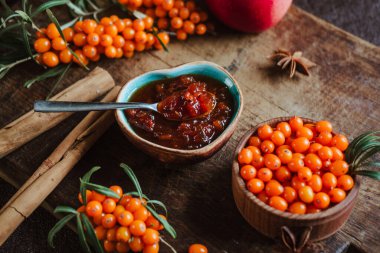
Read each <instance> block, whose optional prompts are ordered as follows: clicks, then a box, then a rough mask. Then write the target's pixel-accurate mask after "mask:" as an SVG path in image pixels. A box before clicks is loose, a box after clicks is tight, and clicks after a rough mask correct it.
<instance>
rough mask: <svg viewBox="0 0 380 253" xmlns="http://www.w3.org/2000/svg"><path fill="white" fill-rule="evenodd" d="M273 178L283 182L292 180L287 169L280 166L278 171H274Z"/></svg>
mask: <svg viewBox="0 0 380 253" xmlns="http://www.w3.org/2000/svg"><path fill="white" fill-rule="evenodd" d="M275 177H276V179H277V180H278V181H280V182H285V181H289V180H290V179H291V178H292V174H291V172H290V170H289V169H288V168H286V167H284V166H281V167H280V168H279V169H278V170H276V172H275Z"/></svg>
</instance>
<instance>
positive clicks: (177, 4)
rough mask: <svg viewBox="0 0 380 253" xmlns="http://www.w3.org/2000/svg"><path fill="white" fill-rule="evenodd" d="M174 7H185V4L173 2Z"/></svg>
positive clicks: (178, 0) (178, 1)
mask: <svg viewBox="0 0 380 253" xmlns="http://www.w3.org/2000/svg"><path fill="white" fill-rule="evenodd" d="M174 7H175V8H177V9H179V8H182V7H185V2H184V1H183V0H175V1H174Z"/></svg>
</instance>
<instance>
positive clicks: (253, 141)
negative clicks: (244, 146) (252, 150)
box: [248, 136, 261, 148]
mask: <svg viewBox="0 0 380 253" xmlns="http://www.w3.org/2000/svg"><path fill="white" fill-rule="evenodd" d="M260 144H261V140H260V138H259V137H257V136H252V137H251V138H249V140H248V145H249V146H254V147H257V148H259V147H260Z"/></svg>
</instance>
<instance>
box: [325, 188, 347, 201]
mask: <svg viewBox="0 0 380 253" xmlns="http://www.w3.org/2000/svg"><path fill="white" fill-rule="evenodd" d="M329 196H330V201H331V202H332V203H339V202H342V201H343V200H344V199H345V198H346V192H345V191H344V190H342V189H340V188H334V189H332V190H331V191H330V192H329Z"/></svg>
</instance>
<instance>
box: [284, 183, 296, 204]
mask: <svg viewBox="0 0 380 253" xmlns="http://www.w3.org/2000/svg"><path fill="white" fill-rule="evenodd" d="M282 197H283V198H284V199H285V200H286V202H288V203H292V202H293V201H295V200H296V199H297V191H296V190H295V189H294V188H293V187H290V186H285V187H284V192H283V193H282Z"/></svg>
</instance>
